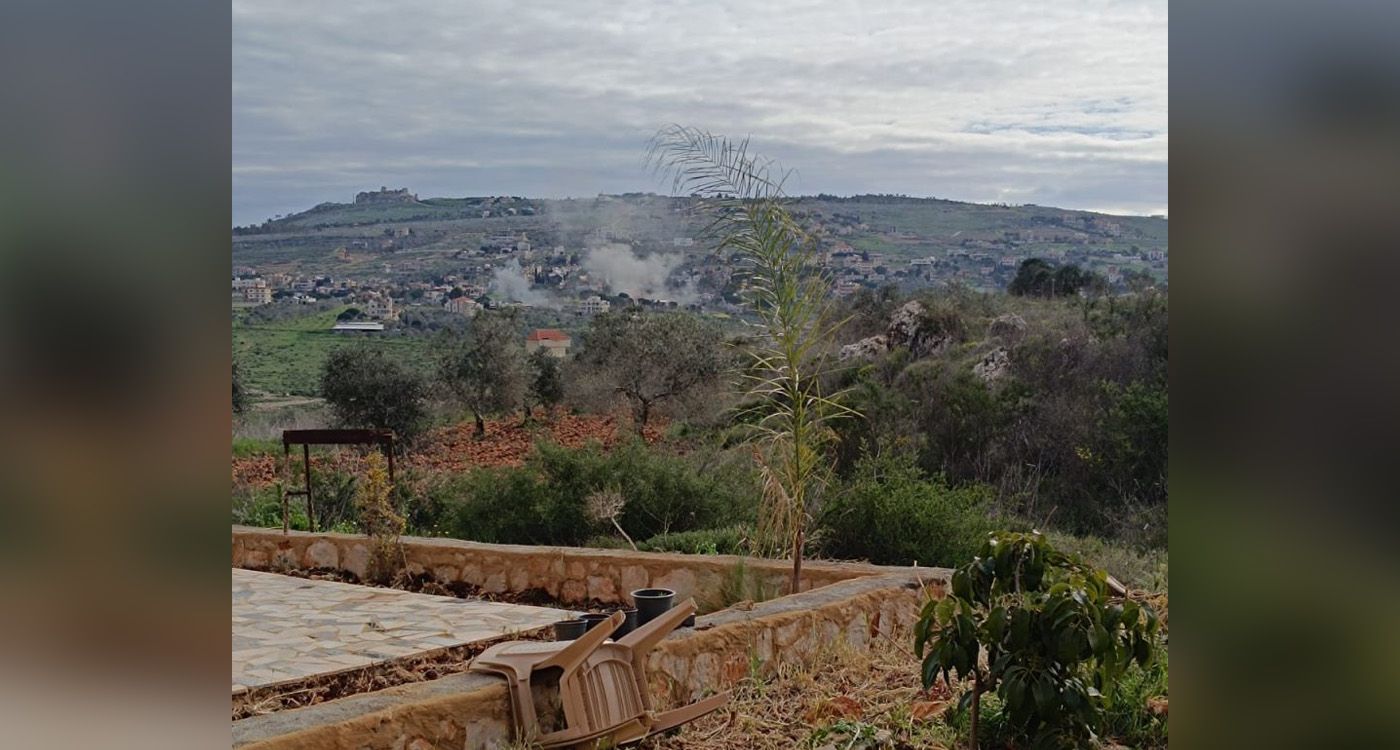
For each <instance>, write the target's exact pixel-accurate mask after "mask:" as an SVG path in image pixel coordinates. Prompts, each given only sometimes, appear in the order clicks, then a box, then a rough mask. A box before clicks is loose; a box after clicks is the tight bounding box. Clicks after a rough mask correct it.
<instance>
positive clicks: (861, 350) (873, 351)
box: [837, 336, 890, 362]
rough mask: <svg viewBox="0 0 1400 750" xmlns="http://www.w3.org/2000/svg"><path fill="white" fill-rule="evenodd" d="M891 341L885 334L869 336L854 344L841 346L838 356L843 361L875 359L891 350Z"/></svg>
mask: <svg viewBox="0 0 1400 750" xmlns="http://www.w3.org/2000/svg"><path fill="white" fill-rule="evenodd" d="M889 348H890V347H889V343H888V341H887V340H886V338H885V337H884V336H869V337H867V338H863V339H861V340H860V341H857V342H856V343H854V344H847V345H845V346H843V347H841V351H840V353H839V354H838V355H837V358H838V359H840V360H841V361H842V362H844V361H846V360H849V359H874V358H875V357H878V356H880V355H881V354H884V353H885V352H887V351H889Z"/></svg>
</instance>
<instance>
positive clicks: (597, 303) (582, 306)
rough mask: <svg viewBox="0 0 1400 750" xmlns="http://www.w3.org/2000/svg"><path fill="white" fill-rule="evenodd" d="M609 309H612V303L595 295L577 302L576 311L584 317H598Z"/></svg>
mask: <svg viewBox="0 0 1400 750" xmlns="http://www.w3.org/2000/svg"><path fill="white" fill-rule="evenodd" d="M610 309H612V303H611V302H609V301H607V300H605V299H603V298H602V297H599V296H598V295H596V294H595V295H593V296H592V297H589V298H588V299H582V300H579V301H578V311H579V312H580V313H582V314H584V315H598V314H599V313H605V312H607V311H608V310H610Z"/></svg>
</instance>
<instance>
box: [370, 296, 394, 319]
mask: <svg viewBox="0 0 1400 750" xmlns="http://www.w3.org/2000/svg"><path fill="white" fill-rule="evenodd" d="M364 307H365V310H364V312H365V315H368V316H369V317H371V318H377V319H379V320H393V319H394V316H395V314H396V313H395V312H394V299H393V298H392V297H390V296H389V295H387V294H374V295H371V296H370V297H369V298H367V299H366V300H365V305H364Z"/></svg>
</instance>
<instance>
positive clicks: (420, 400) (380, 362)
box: [321, 346, 428, 438]
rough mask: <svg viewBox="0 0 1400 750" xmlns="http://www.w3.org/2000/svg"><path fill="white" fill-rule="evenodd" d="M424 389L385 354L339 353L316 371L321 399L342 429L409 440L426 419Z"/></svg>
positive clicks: (422, 383) (418, 379)
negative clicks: (377, 432) (391, 434)
mask: <svg viewBox="0 0 1400 750" xmlns="http://www.w3.org/2000/svg"><path fill="white" fill-rule="evenodd" d="M427 390H428V389H427V383H426V382H425V381H424V379H423V377H422V376H420V375H419V374H418V373H416V372H413V371H412V370H409V369H408V368H407V367H405V366H404V365H403V364H402V363H401V362H399V361H398V360H396V359H394V358H392V357H390V356H389V355H388V354H386V353H385V352H384V351H382V350H379V349H371V348H368V347H362V346H360V347H342V348H340V349H336V350H335V351H333V352H331V355H330V357H328V358H327V359H326V364H325V366H324V367H323V368H322V370H321V396H322V397H323V398H325V399H326V403H328V404H330V405H331V409H332V411H334V412H335V415H336V418H337V419H338V420H339V421H340V423H341V424H343V425H345V426H347V427H378V428H385V429H390V430H393V431H394V432H395V433H397V434H398V435H399V436H401V437H404V438H410V437H412V436H414V435H416V434H417V433H418V431H419V430H421V429H422V427H423V424H424V421H425V419H426V417H427V410H426V406H425V403H426V399H427Z"/></svg>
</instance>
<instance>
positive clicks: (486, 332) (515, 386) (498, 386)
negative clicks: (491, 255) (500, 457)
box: [438, 310, 528, 438]
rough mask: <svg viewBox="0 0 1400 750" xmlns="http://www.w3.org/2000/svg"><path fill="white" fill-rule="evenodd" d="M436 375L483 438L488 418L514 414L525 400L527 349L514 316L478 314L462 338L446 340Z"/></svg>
mask: <svg viewBox="0 0 1400 750" xmlns="http://www.w3.org/2000/svg"><path fill="white" fill-rule="evenodd" d="M438 374H439V377H440V378H441V380H442V382H443V383H444V384H445V385H446V386H447V387H448V389H449V390H451V391H452V393H453V395H454V396H456V397H457V399H458V400H459V401H461V402H462V404H463V405H465V406H466V407H467V408H468V409H470V410H471V413H472V419H473V420H474V421H475V422H476V436H477V437H478V438H480V437H485V435H486V419H485V417H486V415H487V414H491V413H494V412H498V411H506V410H510V409H514V408H516V407H517V406H520V405H521V404H523V403H524V400H525V389H526V381H527V377H528V376H527V367H526V362H525V345H524V342H523V341H522V340H521V338H520V335H519V330H518V328H517V326H516V321H515V316H514V315H513V314H511V313H505V312H489V311H485V310H483V311H481V312H480V313H478V314H477V316H476V317H475V318H473V319H472V325H471V327H470V328H469V329H468V330H467V331H466V332H465V333H463V334H461V335H459V336H456V337H452V338H449V339H447V340H446V344H445V345H444V353H443V355H442V359H441V360H440V362H439V364H438Z"/></svg>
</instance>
